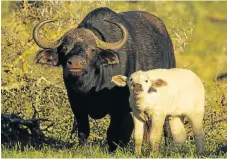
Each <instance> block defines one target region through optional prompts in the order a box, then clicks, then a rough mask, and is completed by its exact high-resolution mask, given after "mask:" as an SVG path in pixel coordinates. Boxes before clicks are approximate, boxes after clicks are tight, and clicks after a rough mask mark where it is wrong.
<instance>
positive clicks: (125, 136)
mask: <svg viewBox="0 0 227 159" xmlns="http://www.w3.org/2000/svg"><path fill="white" fill-rule="evenodd" d="M132 131H133V118H132V115H131V114H130V113H129V112H127V113H124V114H111V121H110V126H109V128H108V131H107V141H108V145H109V151H110V152H113V151H115V150H116V148H117V146H125V145H126V144H127V143H128V142H129V140H130V137H131V134H132Z"/></svg>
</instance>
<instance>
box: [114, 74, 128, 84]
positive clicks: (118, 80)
mask: <svg viewBox="0 0 227 159" xmlns="http://www.w3.org/2000/svg"><path fill="white" fill-rule="evenodd" d="M126 80H127V77H126V76H123V75H116V76H113V77H112V80H111V82H113V83H114V84H116V85H117V86H120V87H124V86H126Z"/></svg>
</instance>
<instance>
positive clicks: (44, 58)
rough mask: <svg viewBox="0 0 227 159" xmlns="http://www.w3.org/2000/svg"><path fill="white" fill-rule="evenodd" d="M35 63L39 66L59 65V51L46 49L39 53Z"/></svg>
mask: <svg viewBox="0 0 227 159" xmlns="http://www.w3.org/2000/svg"><path fill="white" fill-rule="evenodd" d="M35 62H36V63H39V64H47V65H52V66H58V65H59V57H58V53H57V49H45V50H41V51H39V52H38V54H37V55H36V58H35Z"/></svg>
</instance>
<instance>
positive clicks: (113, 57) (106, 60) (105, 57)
mask: <svg viewBox="0 0 227 159" xmlns="http://www.w3.org/2000/svg"><path fill="white" fill-rule="evenodd" d="M96 64H97V65H104V66H107V65H115V64H119V58H118V55H117V54H116V53H115V52H113V51H112V50H104V51H102V52H100V53H99V57H98V60H97V62H96Z"/></svg>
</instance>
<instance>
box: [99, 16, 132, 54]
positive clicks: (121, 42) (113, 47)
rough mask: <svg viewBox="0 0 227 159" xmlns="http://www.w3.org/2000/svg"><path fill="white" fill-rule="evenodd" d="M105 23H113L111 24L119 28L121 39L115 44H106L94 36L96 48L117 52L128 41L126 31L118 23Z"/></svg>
mask: <svg viewBox="0 0 227 159" xmlns="http://www.w3.org/2000/svg"><path fill="white" fill-rule="evenodd" d="M105 21H107V20H105ZM107 22H109V23H113V24H115V25H117V26H118V27H119V28H121V31H122V33H123V37H122V39H121V40H119V41H117V42H114V43H108V42H104V41H102V40H100V39H99V38H98V37H96V36H95V40H96V44H97V47H99V48H101V49H104V50H107V49H110V50H119V49H120V48H121V47H122V46H123V45H124V44H125V43H126V42H127V40H128V30H127V29H126V28H125V27H124V26H123V25H122V24H120V23H114V22H110V21H107Z"/></svg>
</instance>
